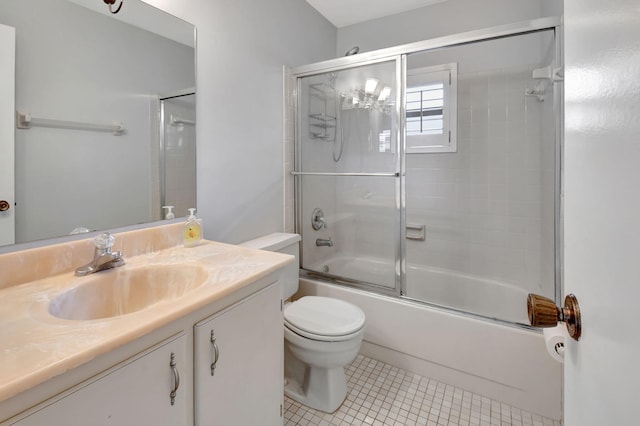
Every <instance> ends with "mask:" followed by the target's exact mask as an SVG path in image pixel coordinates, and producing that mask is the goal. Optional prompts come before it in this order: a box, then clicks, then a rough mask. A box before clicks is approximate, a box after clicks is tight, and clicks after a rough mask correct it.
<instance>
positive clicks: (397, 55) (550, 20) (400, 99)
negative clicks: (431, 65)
mask: <svg viewBox="0 0 640 426" xmlns="http://www.w3.org/2000/svg"><path fill="white" fill-rule="evenodd" d="M544 31H553V34H554V43H555V52H554V53H555V58H554V62H555V65H556V68H561V69H563V67H564V62H563V57H562V37H563V34H562V20H561V18H560V17H555V16H553V17H546V18H539V19H533V20H530V21H523V22H517V23H513V24H507V25H500V26H496V27H489V28H485V29H481V30H475V31H469V32H465V33H460V34H455V35H450V36H445V37H438V38H434V39H430V40H424V41H419V42H414V43H408V44H403V45H399V46H394V47H389V48H384V49H379V50H375V51H371V52H364V53H359V54H357V55H352V56H345V57H341V58H336V59H331V60H327V61H323V62H318V63H314V64H309V65H303V66H299V67H296V68H292V69H291V70H290V74H289V75H290V78H291V79H292V80H293V81H294V82H295V83H294V85H293V87H295V88H296V90H295V92H294V117H293V118H294V120H293V122H294V126H295V133H294V134H295V141H294V144H293V146H294V158H295V162H294V170H293V171H291V172H290V173H291V174H292V175H293V176H294V177H295V179H294V193H295V194H296V197H297V199H299V197H300V195H301V185H300V182H299V177H300V176H303V175H310V174H313V175H322V173H305V172H301V171H300V152H299V150H300V149H299V144H300V143H301V139H300V132H301V129H300V121H299V120H300V116H299V115H300V109H299V108H300V104H299V102H300V96H299V94H300V89H301V84H300V82H301V79H302V78H304V77H310V76H314V75H319V74H325V73H329V72H334V71H340V70H345V69H350V68H355V67H360V66H366V65H370V64H376V63H382V62H390V61H396V72H397V75H396V84H398V86H397V87H398V93H397V95H396V102H397V105H396V108H395V113H396V114H398V115H397V123H398V126H397V130H396V131H395V134H396V145H397V147H396V148H397V151H396V152H397V153H398V158H397V161H396V164H397V167H398V169H397V170H396V180H397V182H396V191H397V192H396V197H395V199H396V201H395V202H396V208H398V213H399V214H398V215H397V216H399V218H398V220H397V222H398V223H397V225H398V226H399V227H400V228H399V232H397V238H396V241H395V244H396V259H395V276H396V283H395V288H394V290H393V291H388V290H385V289H382V288H380V287H377V286H375V285H372V284H369V283H363V282H359V281H356V280H352V279H336V278H335V277H332V276H329V275H327V274H323V273H321V272H315V271H307V270H305V269H303V268H302V267H301V274H303V275H306V274H308V275H313V276H321V277H323V278H325V279H329V280H331V281H334V282H336V283H340V284H347V285H349V286H353V287H356V288H360V289H366V290H372V289H375V291H376V292H377V293H382V294H387V295H391V296H396V297H400V298H402V299H403V300H411V301H412V302H418V301H416V300H414V299H408V298H406V297H404V295H405V285H406V280H405V275H406V247H405V241H406V217H405V216H406V193H405V174H406V165H405V158H406V155H405V149H406V135H405V120H404V119H403V117H404V116H405V109H406V108H405V92H406V71H407V55H409V54H412V53H422V52H427V51H430V50H437V49H443V48H448V47H454V46H462V45H466V44H472V43H477V42H483V41H490V40H498V39H502V38H508V37H514V36H519V35H526V34H532V33H538V32H544ZM553 83H556V82H553ZM562 102H563V93H562V90H554V96H553V114H554V119H555V123H554V124H555V126H556V128H555V152H556V156H555V170H554V173H555V181H554V231H555V232H554V251H555V253H554V259H555V283H554V284H555V294H554V296H555V300H556V303H560V301H561V296H562V287H563V276H562V270H563V269H562V262H563V258H562V250H561V247H562V240H563V236H562V210H563V208H562V188H563V186H562V162H563V160H562V155H563V131H562V128H563V127H562V126H563V114H562ZM324 175H336V174H326V173H325V174H324ZM342 175H344V174H342ZM351 175H365V174H357V173H353V174H351ZM366 175H375V174H372V173H369V174H366ZM295 210H296V212H295V215H294V217H295V230H296V232H298V233H300V229H301V223H302V217H301V208H300V205H299V203H298V202H296V203H295ZM300 257H301V265H302V261H303V259H302V254H301V256H300ZM419 303H424V304H426V305H429V306H433V307H436V308H442V309H445V310H448V311H454V312H457V313H460V314H462V315H467V316H471V317H475V318H478V317H479V318H483V319H489V320H491V321H497V322H500V323H504V324H506V325H510V326H516V327H522V328H529V327H528V326H526V325H523V324H518V323H512V322H509V321H505V320H501V319H496V318H489V317H484V316H482V315H478V314H475V313H472V312H467V311H462V310H460V309H456V308H451V307H447V306H441V305H437V304H434V303H430V302H429V301H420V302H419Z"/></svg>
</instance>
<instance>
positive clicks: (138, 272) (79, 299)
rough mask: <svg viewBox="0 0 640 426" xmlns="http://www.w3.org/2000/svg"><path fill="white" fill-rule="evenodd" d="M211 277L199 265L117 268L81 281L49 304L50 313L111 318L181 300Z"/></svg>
mask: <svg viewBox="0 0 640 426" xmlns="http://www.w3.org/2000/svg"><path fill="white" fill-rule="evenodd" d="M207 277H208V273H207V271H206V270H205V269H204V268H202V267H201V266H198V265H154V266H145V267H138V268H128V267H123V268H115V269H110V270H107V271H102V272H98V273H95V274H93V275H91V276H89V277H86V278H81V280H82V283H81V284H79V285H78V286H76V287H74V288H72V289H70V290H67V291H65V292H64V293H62V294H61V295H60V296H58V297H57V298H55V299H54V300H52V301H51V303H50V304H49V313H50V314H51V315H53V316H55V317H58V318H63V319H70V320H93V319H100V318H109V317H115V316H119V315H124V314H129V313H132V312H136V311H139V310H141V309H144V308H146V307H148V306H151V305H153V304H154V303H158V302H161V301H167V300H173V299H177V298H179V297H181V296H183V295H185V294H187V293H188V292H189V291H191V290H193V289H195V288H198V287H200V286H201V285H202V284H204V283H205V281H206V279H207Z"/></svg>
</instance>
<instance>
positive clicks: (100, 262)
mask: <svg viewBox="0 0 640 426" xmlns="http://www.w3.org/2000/svg"><path fill="white" fill-rule="evenodd" d="M115 240H116V237H115V236H113V235H112V234H110V233H108V232H104V233H103V234H101V235H98V236H97V237H95V238H94V239H93V243H94V244H95V245H96V249H95V252H94V255H93V260H92V261H91V262H90V263H88V264H86V265H84V266H81V267H79V268H77V269H76V276H78V277H83V276H85V275H89V274H93V273H94V272H99V271H103V270H105V269H111V268H115V267H117V266H122V265H124V259H123V258H122V252H120V251H116V252H112V251H111V247H113V243H114V241H115Z"/></svg>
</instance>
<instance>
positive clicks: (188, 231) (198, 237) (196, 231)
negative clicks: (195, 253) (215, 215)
mask: <svg viewBox="0 0 640 426" xmlns="http://www.w3.org/2000/svg"><path fill="white" fill-rule="evenodd" d="M187 210H189V217H187V223H186V224H185V226H184V234H183V243H184V246H185V247H195V246H197V245H198V244H200V243H201V242H202V221H201V220H200V219H198V218H197V217H196V215H195V211H196V209H194V208H191V209H187Z"/></svg>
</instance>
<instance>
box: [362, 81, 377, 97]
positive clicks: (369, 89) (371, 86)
mask: <svg viewBox="0 0 640 426" xmlns="http://www.w3.org/2000/svg"><path fill="white" fill-rule="evenodd" d="M376 87H378V79H377V78H368V79H367V82H366V83H365V85H364V92H365V93H366V94H367V95H373V93H374V92H375V91H376Z"/></svg>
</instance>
